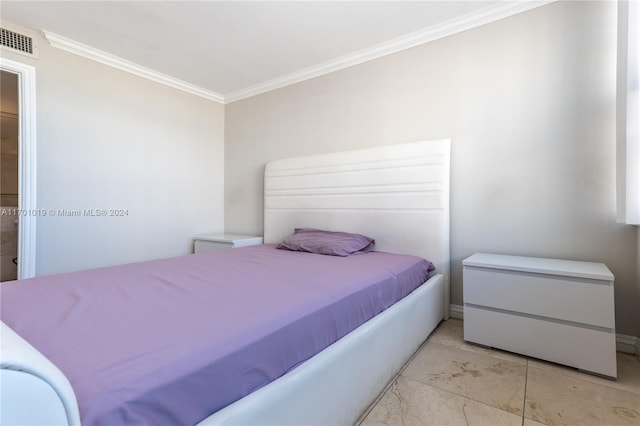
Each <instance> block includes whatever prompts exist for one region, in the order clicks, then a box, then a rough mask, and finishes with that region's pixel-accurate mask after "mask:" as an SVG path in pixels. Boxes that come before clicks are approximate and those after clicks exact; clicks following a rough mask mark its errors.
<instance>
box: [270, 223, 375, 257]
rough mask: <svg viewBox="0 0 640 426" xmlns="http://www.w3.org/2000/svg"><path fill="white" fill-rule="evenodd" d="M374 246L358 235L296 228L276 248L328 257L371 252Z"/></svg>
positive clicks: (372, 242) (371, 242)
mask: <svg viewBox="0 0 640 426" xmlns="http://www.w3.org/2000/svg"><path fill="white" fill-rule="evenodd" d="M374 245H375V241H374V240H373V238H369V237H366V236H364V235H360V234H350V233H347V232H332V231H321V230H319V229H309V228H296V229H295V231H294V233H293V235H290V236H288V237H287V238H285V239H284V240H283V241H282V242H281V243H280V244H278V245H277V246H276V248H279V249H284V250H292V251H304V252H308V253H317V254H327V255H330V256H349V255H350V254H354V253H366V252H368V251H371V250H373V247H374Z"/></svg>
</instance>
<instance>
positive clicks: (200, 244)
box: [193, 240, 233, 253]
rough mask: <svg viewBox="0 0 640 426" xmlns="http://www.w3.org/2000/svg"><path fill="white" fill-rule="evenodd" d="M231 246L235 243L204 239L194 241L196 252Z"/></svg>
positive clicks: (194, 250)
mask: <svg viewBox="0 0 640 426" xmlns="http://www.w3.org/2000/svg"><path fill="white" fill-rule="evenodd" d="M230 248H233V245H232V244H231V243H223V242H218V241H204V240H195V241H194V242H193V252H194V253H203V252H205V251H213V250H224V249H230Z"/></svg>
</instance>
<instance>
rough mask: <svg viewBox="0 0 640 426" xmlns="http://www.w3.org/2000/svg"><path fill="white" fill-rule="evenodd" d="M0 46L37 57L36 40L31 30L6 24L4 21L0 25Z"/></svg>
mask: <svg viewBox="0 0 640 426" xmlns="http://www.w3.org/2000/svg"><path fill="white" fill-rule="evenodd" d="M0 47H1V48H2V49H6V50H8V51H10V52H15V53H19V54H21V55H25V56H29V57H31V58H37V57H38V54H37V53H38V52H37V46H36V40H35V38H34V35H33V34H31V31H29V30H25V29H23V28H18V27H15V26H13V25H7V24H6V23H5V22H2V23H1V26H0Z"/></svg>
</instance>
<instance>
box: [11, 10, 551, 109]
mask: <svg viewBox="0 0 640 426" xmlns="http://www.w3.org/2000/svg"><path fill="white" fill-rule="evenodd" d="M505 3H512V4H513V3H520V4H522V3H523V2H500V1H407V2H405V1H65V2H62V1H44V2H32V1H9V0H2V1H1V2H0V16H1V18H2V20H3V21H7V22H9V23H13V24H17V25H20V26H22V27H26V28H29V29H34V30H46V31H49V32H52V33H55V34H57V35H60V36H63V37H66V38H69V39H72V40H74V41H76V42H80V43H83V44H86V45H89V46H91V47H93V48H95V49H99V50H101V51H104V52H108V53H110V54H112V55H115V56H117V57H119V58H123V59H125V60H126V61H129V62H133V63H135V64H138V65H141V66H143V67H145V68H149V69H151V70H154V71H156V72H159V73H161V74H164V75H166V76H170V77H172V78H175V79H178V80H182V81H183V82H187V83H189V84H191V85H194V86H197V87H199V88H202V89H204V90H207V91H210V92H212V93H215V94H219V95H220V97H221V99H224V98H225V97H226V98H233V97H234V94H236V95H237V94H239V93H242V92H243V91H249V92H251V88H254V87H258V86H261V85H262V86H265V85H266V86H268V85H269V82H273V81H278V80H282V79H283V77H284V78H285V80H286V77H287V76H294V75H295V74H296V73H301V72H302V73H304V72H305V71H309V70H318V69H322V68H323V66H325V65H327V64H330V63H334V64H335V63H336V61H338V62H341V61H342V62H344V63H345V64H346V66H348V65H349V61H344V60H345V59H348V58H357V57H358V55H362V54H363V53H366V52H367V51H368V50H371V49H374V50H375V49H376V48H377V49H378V50H380V47H381V46H382V47H384V46H385V44H390V43H391V44H393V43H394V42H397V41H398V40H402V39H403V37H404V38H406V37H410V36H411V35H412V34H416V33H419V32H421V31H422V32H424V31H425V30H428V29H430V28H444V27H446V26H447V25H450V24H451V23H454V22H463V21H464V20H465V19H468V17H469V16H473V15H478V14H483V13H486V12H487V11H490V10H493V9H496V8H499V7H503V6H504V4H505ZM525 3H526V2H525ZM528 3H536V1H534V2H528ZM538 3H540V2H539V1H538ZM529 8H531V7H529ZM398 50H399V49H398ZM378 56H381V55H378ZM363 57H366V55H365V56H363ZM365 59H366V58H365ZM357 62H358V61H355V62H354V63H357ZM360 62H362V60H360ZM343 67H344V66H343ZM282 85H284V84H282ZM282 85H281V86H282ZM263 91H264V90H263ZM236 97H237V96H236Z"/></svg>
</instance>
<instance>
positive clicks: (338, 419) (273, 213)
mask: <svg viewBox="0 0 640 426" xmlns="http://www.w3.org/2000/svg"><path fill="white" fill-rule="evenodd" d="M448 174H449V142H448V141H446V140H439V141H426V142H416V143H409V144H398V145H391V146H385V147H377V148H369V149H363V150H357V151H348V152H342V153H334V154H323V155H317V156H311V157H300V158H294V159H285V160H279V161H275V162H271V163H269V164H268V165H267V167H266V169H265V199H264V202H265V210H264V217H265V224H264V225H265V227H264V229H265V243H266V245H265V246H261V247H249V248H247V249H248V250H246V255H247V256H249V257H251V258H252V259H254V260H252V261H253V262H258V261H257V260H255V259H257V257H256V256H258V253H259V252H260V253H262V252H265V253H268V256H273V253H275V252H277V250H275V249H274V248H273V247H272V245H273V244H274V243H277V242H280V241H282V240H283V239H284V238H285V237H286V236H287V235H290V234H291V233H292V232H293V230H294V229H295V228H304V227H312V228H320V229H334V230H343V231H349V232H354V233H359V234H364V235H370V236H373V237H374V238H375V239H376V251H377V252H389V253H394V254H407V255H415V256H420V257H423V258H426V259H429V260H430V261H431V262H433V264H434V265H435V267H436V272H437V273H436V274H435V275H433V276H431V277H430V278H429V279H428V280H427V281H426V282H425V283H424V284H422V285H419V286H418V287H417V288H415V289H413V288H412V289H409V290H407V291H406V293H409V294H408V295H407V296H406V297H404V298H402V299H401V300H399V301H397V302H395V303H393V304H392V305H391V306H390V307H388V308H386V306H384V307H383V308H381V309H379V310H381V311H382V312H381V313H380V314H379V315H376V316H374V317H373V318H371V319H368V320H366V321H365V322H364V323H363V324H362V325H360V326H358V327H357V328H355V330H353V331H351V332H349V333H348V334H346V335H345V336H344V337H342V336H341V335H340V333H337V335H336V336H337V337H338V340H337V341H335V343H332V344H329V345H328V346H327V347H326V348H325V349H323V350H321V351H320V352H318V353H317V354H315V355H313V354H311V355H310V356H306V355H305V356H304V361H303V362H300V363H299V365H297V366H294V368H287V367H285V372H286V374H283V375H281V376H280V377H278V378H275V380H272V381H270V382H269V383H268V384H261V385H260V386H258V387H257V390H255V391H253V392H250V393H248V395H246V396H244V397H241V398H240V399H237V400H235V402H231V401H228V402H226V403H225V404H224V407H218V408H220V409H217V408H216V410H217V411H216V412H215V413H213V414H212V415H207V416H203V415H200V416H199V417H197V418H198V419H202V420H197V421H199V422H200V424H351V423H353V422H354V421H355V420H356V419H357V418H358V416H359V415H360V414H361V413H362V411H363V410H364V409H365V408H366V407H367V406H368V405H369V404H370V403H371V402H372V401H373V399H374V398H375V397H376V396H377V395H378V394H379V392H380V391H381V390H382V389H383V388H384V387H385V386H386V384H387V383H388V382H389V381H390V380H391V379H392V378H393V377H394V375H395V374H396V373H397V371H398V370H399V368H400V367H401V366H402V365H403V364H404V363H405V362H406V360H407V359H408V358H409V357H410V356H411V354H412V353H413V352H414V351H415V350H416V349H417V347H418V346H419V345H420V343H421V342H422V341H424V339H425V338H426V337H427V336H428V335H429V334H430V332H431V331H432V330H433V329H434V328H435V327H436V325H437V324H438V323H439V321H441V320H442V319H443V318H447V317H448V305H449V302H448V294H449V289H448ZM238 250H240V249H238ZM298 254H299V253H298ZM204 255H207V256H213V255H214V254H211V253H209V254H207V253H203V254H202V255H193V256H186V257H185V259H187V266H178V263H176V262H178V260H176V259H167V260H164V261H156V262H155V263H154V262H146V263H145V268H146V269H145V270H146V271H147V272H145V273H150V272H149V271H160V270H162V269H163V268H164V269H166V270H167V271H169V273H174V274H177V272H176V271H178V270H180V268H187V271H201V272H202V273H203V274H213V273H214V272H211V271H205V270H201V269H198V268H201V267H202V264H200V263H198V262H202V259H204ZM278 255H279V254H278ZM369 255H374V256H378V255H380V254H379V253H369V254H365V255H358V256H355V259H356V260H355V261H357V262H363V263H364V264H365V269H367V270H373V269H375V267H374V266H372V265H373V264H371V265H369V266H367V265H366V262H367V260H366V259H370V257H367V256H369ZM225 256H230V254H229V253H226V254H224V253H223V254H222V258H219V257H216V260H215V261H214V260H207V262H206V263H207V264H209V263H210V262H220V263H227V264H230V263H231V262H233V261H232V260H231V259H230V258H229V259H226V258H224V257H225ZM252 256H253V257H252ZM313 256H317V255H313ZM300 259H302V258H300ZM305 259H306V258H305ZM329 260H331V261H334V260H336V259H326V261H327V262H328V261H329ZM182 261H184V259H182V260H181V262H182ZM244 262H245V263H246V260H245V261H244ZM260 262H263V261H260ZM270 262H271V261H268V262H266V263H270ZM273 262H275V259H274V260H273ZM263 263H265V262H263ZM375 263H379V261H378V260H376V261H375V262H374V264H375ZM127 268H133V266H126V265H125V266H124V269H127ZM324 268H325V270H327V271H329V270H331V271H333V270H335V269H339V266H334V264H331V266H329V264H327V265H326V266H324ZM349 268H351V266H350V267H349ZM384 268H386V266H384V267H383V268H381V269H384ZM394 268H395V267H394ZM218 269H219V268H218V266H216V267H215V268H214V269H212V271H214V270H218ZM114 271H116V272H115V273H116V275H117V276H122V275H118V274H123V273H125V272H126V271H123V270H122V267H115V268H105V270H102V271H101V272H100V275H99V277H98V278H96V276H95V275H87V276H91V277H92V278H91V280H100V279H107V278H104V277H105V276H108V274H109V272H111V273H114ZM399 271H400V269H398V270H397V271H396V270H395V269H394V270H393V271H392V272H393V273H392V274H391V275H394V276H395V275H400V272H399ZM83 273H84V274H96V273H97V272H95V271H93V272H91V271H89V272H83ZM158 273H159V272H158ZM185 273H191V272H185ZM80 274H82V273H80ZM128 274H129V275H127V274H125V275H127V276H130V275H132V274H133V275H135V274H134V272H132V271H129V273H128ZM262 276H265V273H264V272H260V274H259V275H258V276H255V277H251V279H249V278H246V281H247V283H254V284H255V282H256V281H260V280H261V277H262ZM64 278H65V277H60V276H58V279H59V280H60V281H59V282H58V284H59V285H58V286H57V287H55V288H61V287H63V286H64V285H65V282H66V280H65V279H64ZM52 279H53V280H54V282H55V278H52ZM336 279H337V278H336ZM85 281H89V280H88V279H87V280H85ZM165 281H166V279H165ZM264 281H265V282H266V281H267V279H266V278H265V279H264ZM309 281H311V280H309ZM51 288H54V287H53V286H51ZM123 288H124V290H123ZM123 288H120V289H119V290H118V291H121V292H122V291H128V290H127V289H129V288H131V287H130V286H128V287H127V286H125V287H123ZM168 288H172V287H171V286H169V287H168ZM381 288H382V287H381ZM0 289H1V287H0ZM301 293H302V295H303V296H305V297H306V296H308V294H307V292H301ZM403 296H404V295H403ZM172 297H176V296H175V295H173V296H172ZM313 300H315V299H313V297H312V298H310V299H309V300H307V303H310V302H311V301H313ZM149 303H151V302H149ZM385 308H386V309H385ZM376 309H377V308H376ZM374 310H375V309H374ZM194 311H195V308H194ZM354 311H355V310H354ZM182 326H183V327H184V324H183V325H182ZM193 328H197V327H196V326H195V325H194V327H193ZM338 328H339V327H338ZM185 334H188V333H185ZM286 334H289V333H286ZM216 338H217V337H216ZM27 340H29V339H24V338H23V337H21V336H20V335H18V334H17V333H15V332H13V330H11V328H9V327H7V326H6V325H5V324H4V323H3V324H2V348H1V353H2V359H1V367H2V369H1V370H0V374H1V376H0V380H2V388H1V390H2V396H1V399H2V401H1V403H2V406H1V407H0V408H1V409H2V419H3V422H4V421H6V420H5V419H16V418H20V417H16V416H23V417H22V419H23V420H22V423H30V424H41V422H42V420H43V416H44V417H45V418H46V420H48V421H49V423H50V424H78V423H80V414H79V409H78V399H77V398H76V394H75V393H74V388H72V386H71V385H70V383H69V380H68V378H67V377H65V375H64V374H63V373H62V372H61V370H60V369H59V368H58V367H57V366H56V365H55V364H54V363H53V362H51V361H50V360H49V359H47V358H46V357H44V355H42V354H41V353H40V352H39V351H38V350H36V349H35V348H33V347H32V346H31V345H30V344H29V343H28V342H27ZM285 340H286V339H285ZM299 340H300V339H299V338H296V341H299ZM121 346H123V347H125V346H126V345H121ZM389 348H393V350H389ZM120 349H121V348H120ZM89 352H90V350H87V353H89ZM185 356H192V354H185ZM87 358H90V357H87ZM189 359H191V358H189ZM85 360H86V358H85ZM147 363H148V360H145V362H144V364H145V365H146V364H147ZM190 363H191V361H190V362H189V363H188V364H190ZM65 369H66V367H65ZM216 374H219V373H216ZM199 377H200V376H199ZM214 377H216V376H215V375H214ZM74 382H75V379H74ZM221 383H222V385H221V386H222V387H223V388H224V387H225V386H224V383H229V382H228V381H227V382H225V381H224V380H221ZM336 389H339V390H340V391H339V392H336ZM196 392H197V391H196ZM182 394H189V392H188V391H184V390H183V391H182ZM191 395H192V396H194V399H196V398H195V396H196V395H197V397H198V398H199V399H201V400H206V399H207V398H208V397H209V395H207V394H206V393H197V394H194V393H192V394H191ZM80 400H81V401H82V398H80ZM229 402H231V403H229ZM85 412H86V411H85ZM38 416H40V417H38ZM166 416H169V417H170V416H171V413H167V414H166ZM83 419H84V417H83ZM85 422H86V423H88V424H90V423H93V420H91V421H85ZM195 422H196V421H193V423H195Z"/></svg>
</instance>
